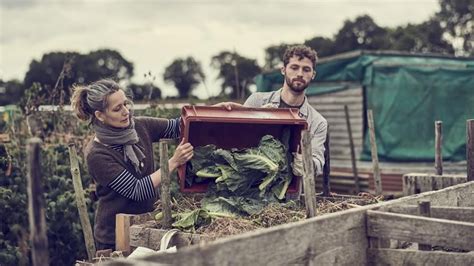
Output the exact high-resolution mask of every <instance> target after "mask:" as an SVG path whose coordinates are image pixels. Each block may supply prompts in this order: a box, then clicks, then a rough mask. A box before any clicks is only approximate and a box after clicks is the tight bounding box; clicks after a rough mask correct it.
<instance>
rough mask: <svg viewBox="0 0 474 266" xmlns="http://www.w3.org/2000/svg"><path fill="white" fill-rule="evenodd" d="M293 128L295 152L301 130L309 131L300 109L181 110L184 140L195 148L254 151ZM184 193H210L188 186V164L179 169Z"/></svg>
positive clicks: (293, 186) (292, 188)
mask: <svg viewBox="0 0 474 266" xmlns="http://www.w3.org/2000/svg"><path fill="white" fill-rule="evenodd" d="M288 126H289V127H290V130H291V137H290V151H291V152H295V151H296V149H297V147H298V145H299V143H300V140H301V131H302V130H304V129H307V128H308V124H307V123H306V121H305V120H304V119H302V118H300V117H299V116H298V109H289V108H241V109H240V108H239V109H236V108H234V109H232V111H228V110H225V109H224V108H222V107H215V106H184V107H183V108H182V110H181V137H182V138H184V140H185V141H186V142H189V143H191V144H192V145H193V146H194V147H199V146H204V145H208V144H214V145H216V147H217V148H222V149H232V148H238V149H243V148H250V147H256V146H258V144H259V142H260V139H261V138H262V137H263V136H265V135H272V136H273V137H275V138H276V139H279V140H281V136H282V133H283V129H285V128H286V127H288ZM178 178H179V183H180V190H181V191H182V192H191V193H202V192H206V189H207V184H205V183H203V184H194V185H193V186H191V187H186V182H185V178H186V165H182V166H180V167H179V169H178ZM300 179H301V178H300V177H298V176H295V177H294V178H293V180H292V182H291V183H290V185H289V187H288V192H287V193H296V192H298V188H299V182H300Z"/></svg>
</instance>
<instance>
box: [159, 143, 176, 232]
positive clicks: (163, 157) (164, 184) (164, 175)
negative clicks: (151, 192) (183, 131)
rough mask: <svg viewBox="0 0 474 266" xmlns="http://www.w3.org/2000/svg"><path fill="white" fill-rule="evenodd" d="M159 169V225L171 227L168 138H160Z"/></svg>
mask: <svg viewBox="0 0 474 266" xmlns="http://www.w3.org/2000/svg"><path fill="white" fill-rule="evenodd" d="M159 145H160V171H161V184H160V186H161V203H162V208H163V210H162V212H163V218H162V220H161V225H162V226H163V228H171V224H172V223H173V218H172V217H171V194H170V184H171V180H170V175H169V169H168V140H166V139H162V140H160V144H159Z"/></svg>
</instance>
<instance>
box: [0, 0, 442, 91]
mask: <svg viewBox="0 0 474 266" xmlns="http://www.w3.org/2000/svg"><path fill="white" fill-rule="evenodd" d="M0 3H1V4H0V30H1V32H0V78H1V79H3V80H10V79H20V80H22V79H23V78H24V75H25V73H26V71H27V70H28V66H29V63H30V62H31V60H33V59H36V60H40V59H41V56H42V55H43V54H44V53H47V52H51V51H76V52H81V53H88V52H90V51H92V50H97V49H100V48H110V49H115V50H117V51H119V52H120V53H121V54H122V56H124V57H125V58H126V59H127V60H128V61H131V62H132V63H133V64H134V67H135V77H134V79H133V81H134V82H137V83H143V82H144V81H145V79H144V77H143V74H144V73H148V72H149V71H151V73H152V74H153V75H155V76H156V80H155V84H156V85H158V86H159V87H160V88H162V89H163V93H164V95H175V94H176V90H175V89H174V88H173V87H172V85H169V84H165V83H164V82H163V80H162V76H163V72H164V69H165V67H166V66H168V65H169V64H170V63H171V62H172V61H173V59H175V58H177V57H186V56H193V57H195V58H196V59H197V60H198V61H200V62H201V64H202V66H203V67H204V70H205V72H206V75H207V76H208V78H207V83H208V87H209V90H210V92H209V94H211V95H215V94H217V92H218V91H219V84H220V83H219V82H218V81H216V75H217V73H216V72H215V71H213V70H212V69H211V68H210V67H209V64H210V58H211V57H212V56H213V55H216V54H218V53H219V52H221V51H224V50H230V51H232V50H234V49H235V51H237V52H238V53H239V54H241V55H243V56H246V57H250V58H255V59H257V60H258V62H259V64H260V65H263V63H264V49H265V48H266V47H268V46H270V45H275V44H280V43H298V42H303V41H304V40H306V39H310V38H312V37H314V36H323V37H332V36H334V34H336V32H337V31H338V30H339V29H340V28H341V26H342V25H343V23H344V21H345V20H347V19H350V20H353V19H354V18H356V17H357V16H359V15H363V14H368V15H370V16H371V17H372V18H373V19H374V20H375V22H376V23H377V24H378V25H379V26H385V27H387V26H388V27H395V26H401V25H406V24H407V23H420V22H423V21H426V20H427V19H428V18H429V17H430V16H432V15H434V13H435V12H437V11H438V10H439V4H438V1H437V0H313V1H310V0H307V1H304V0H276V1H271V0H194V1H193V0H187V1H184V0H156V1H152V0H0ZM195 94H197V95H198V96H200V97H207V96H208V93H206V90H205V89H204V87H203V86H201V87H199V88H198V89H197V90H196V91H195Z"/></svg>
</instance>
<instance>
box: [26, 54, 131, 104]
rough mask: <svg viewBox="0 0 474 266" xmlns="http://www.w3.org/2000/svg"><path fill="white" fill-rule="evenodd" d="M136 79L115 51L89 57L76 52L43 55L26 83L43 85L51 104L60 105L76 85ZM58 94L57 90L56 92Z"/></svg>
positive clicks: (128, 64) (125, 61) (31, 66)
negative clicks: (107, 79)
mask: <svg viewBox="0 0 474 266" xmlns="http://www.w3.org/2000/svg"><path fill="white" fill-rule="evenodd" d="M132 76H133V64H132V63H130V62H129V61H127V60H126V59H124V58H123V57H122V55H120V53H118V52H117V51H114V50H109V49H104V50H98V51H92V52H90V53H89V54H80V53H76V52H51V53H47V54H44V55H43V57H42V58H41V60H40V61H36V60H33V61H32V62H31V63H30V67H29V70H28V72H27V73H26V75H25V79H24V82H23V83H24V88H25V89H27V88H30V87H31V86H32V85H33V83H38V84H40V86H41V87H43V91H44V93H45V94H48V95H49V96H50V97H47V99H51V101H50V102H49V103H59V98H60V96H63V97H64V101H65V102H67V101H68V100H69V97H70V95H71V92H70V87H71V86H72V85H73V84H74V83H78V84H83V83H90V82H93V81H96V80H99V79H102V78H112V79H115V80H117V81H121V80H128V79H130V77H132ZM55 88H56V89H57V90H54V89H55Z"/></svg>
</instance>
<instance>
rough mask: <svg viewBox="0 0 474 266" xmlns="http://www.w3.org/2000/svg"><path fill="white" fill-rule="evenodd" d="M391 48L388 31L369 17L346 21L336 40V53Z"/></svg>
mask: <svg viewBox="0 0 474 266" xmlns="http://www.w3.org/2000/svg"><path fill="white" fill-rule="evenodd" d="M389 46H390V43H389V42H388V41H387V30H386V29H384V28H382V27H379V26H378V25H377V24H376V23H375V22H374V20H373V19H372V18H371V17H370V16H368V15H364V16H359V17H357V18H356V19H355V20H354V21H350V20H346V21H345V22H344V25H343V27H342V28H341V29H340V30H339V32H338V33H337V34H336V36H335V40H334V49H335V50H334V52H335V53H341V52H347V51H351V50H356V49H366V50H375V49H387V48H388V47H389Z"/></svg>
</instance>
